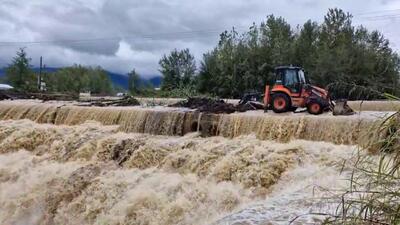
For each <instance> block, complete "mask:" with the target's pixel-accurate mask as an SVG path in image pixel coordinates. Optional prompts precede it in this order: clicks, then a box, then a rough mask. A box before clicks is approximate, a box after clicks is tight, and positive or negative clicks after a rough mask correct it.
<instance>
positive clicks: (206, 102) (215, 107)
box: [169, 97, 263, 114]
mask: <svg viewBox="0 0 400 225" xmlns="http://www.w3.org/2000/svg"><path fill="white" fill-rule="evenodd" d="M169 107H185V108H190V109H197V110H198V111H199V112H206V113H215V114H221V113H226V114H230V113H234V112H245V111H248V110H257V109H263V105H262V104H261V103H258V102H247V103H245V104H239V105H234V104H231V103H227V102H225V101H224V100H222V99H212V98H192V97H190V98H188V99H187V100H183V101H180V102H177V103H175V104H172V105H169Z"/></svg>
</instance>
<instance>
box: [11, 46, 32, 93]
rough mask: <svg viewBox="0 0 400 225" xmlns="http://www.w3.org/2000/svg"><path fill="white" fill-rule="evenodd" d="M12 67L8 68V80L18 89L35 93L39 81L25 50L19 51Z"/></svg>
mask: <svg viewBox="0 0 400 225" xmlns="http://www.w3.org/2000/svg"><path fill="white" fill-rule="evenodd" d="M16 54H17V55H16V56H15V57H14V58H13V60H12V63H11V65H9V66H8V67H7V68H6V80H7V81H8V82H9V83H10V85H12V86H14V87H15V88H16V89H20V90H25V91H33V90H37V81H36V79H35V75H34V73H33V70H32V69H31V67H32V66H31V65H30V61H31V59H30V58H28V56H27V53H26V51H25V49H24V48H21V49H19V51H17V53H16Z"/></svg>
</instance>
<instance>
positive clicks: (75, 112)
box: [0, 101, 390, 225]
mask: <svg viewBox="0 0 400 225" xmlns="http://www.w3.org/2000/svg"><path fill="white" fill-rule="evenodd" d="M388 114H390V113H389V112H362V113H361V114H357V115H353V116H349V117H333V116H332V115H330V114H324V115H322V116H311V115H308V114H294V115H292V114H285V115H276V114H273V113H268V114H264V113H263V112H248V113H237V114H231V115H220V116H217V117H214V116H209V115H202V114H197V113H195V112H192V111H190V110H182V109H169V108H168V109H166V108H163V107H155V108H151V109H148V108H140V107H133V108H131V107H128V108H96V107H77V106H72V105H68V104H64V103H52V104H42V103H37V102H21V101H16V102H7V101H4V102H0V224H216V225H217V224H218V225H219V224H236V225H239V224H246V225H247V224H288V223H289V222H290V221H292V220H294V219H296V218H297V219H296V220H295V221H294V223H293V224H318V223H321V221H322V219H323V217H321V216H316V215H313V213H332V212H333V210H334V208H335V206H336V202H335V200H334V198H330V197H332V196H334V195H335V194H337V192H338V191H340V190H341V189H342V188H344V187H345V186H346V185H348V183H347V182H348V181H347V179H348V177H349V173H350V171H349V170H348V167H347V163H349V162H351V161H352V159H353V157H352V156H353V155H355V154H356V153H357V149H358V147H357V146H355V144H356V143H357V142H358V141H359V140H360V138H364V135H363V132H362V131H365V130H368V129H373V124H374V123H375V122H376V121H379V120H380V119H381V118H384V117H385V116H387V115H388ZM205 131H207V132H205ZM204 134H208V135H204ZM345 160H346V161H345ZM345 162H346V163H345Z"/></svg>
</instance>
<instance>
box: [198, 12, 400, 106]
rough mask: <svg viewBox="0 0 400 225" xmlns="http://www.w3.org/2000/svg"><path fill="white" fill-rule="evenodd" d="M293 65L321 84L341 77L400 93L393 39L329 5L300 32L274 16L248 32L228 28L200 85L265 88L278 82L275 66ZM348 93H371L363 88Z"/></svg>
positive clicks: (204, 65)
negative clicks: (320, 18) (356, 23)
mask: <svg viewBox="0 0 400 225" xmlns="http://www.w3.org/2000/svg"><path fill="white" fill-rule="evenodd" d="M290 64H292V65H298V66H301V67H303V68H305V70H306V72H308V73H307V75H308V77H309V78H311V80H312V82H313V84H315V85H318V86H321V87H326V86H327V85H329V86H330V87H332V86H331V84H333V83H336V82H341V83H347V84H350V85H352V86H357V85H361V86H364V87H367V88H370V89H374V90H378V91H381V92H388V93H391V94H400V91H399V90H398V88H397V87H398V85H399V76H400V71H399V70H400V58H399V56H398V55H397V54H396V53H395V52H394V51H393V50H392V49H391V48H390V45H389V41H388V40H387V39H386V38H385V37H384V36H383V35H382V34H380V33H379V32H376V31H372V32H370V31H368V30H367V29H365V28H364V27H362V26H360V27H354V26H353V25H352V16H351V14H349V13H346V12H344V11H343V10H341V9H337V8H335V9H329V10H328V13H327V14H326V16H325V17H324V22H323V23H322V24H320V25H319V24H318V23H316V22H312V21H311V20H309V21H307V22H306V23H304V25H303V26H299V27H298V29H297V30H296V31H293V30H292V28H291V27H290V25H289V24H288V23H287V22H286V21H285V20H284V19H283V18H282V17H275V16H273V15H270V16H268V17H267V19H266V21H264V22H262V23H261V24H260V26H257V25H255V24H253V25H252V26H251V27H250V29H249V31H248V32H246V33H243V34H238V33H237V31H236V30H235V29H232V30H231V31H229V32H228V31H224V32H223V33H222V34H221V35H220V40H219V42H218V45H217V46H216V47H215V48H214V49H213V50H212V51H210V52H208V53H207V54H204V55H203V61H202V62H201V67H200V72H199V76H198V79H197V88H198V90H199V91H200V92H202V93H209V94H213V95H217V96H220V97H240V96H241V95H242V94H243V93H244V92H245V91H246V90H250V89H253V90H257V91H260V92H263V91H264V87H265V85H266V84H271V83H272V81H273V78H274V76H273V74H274V68H275V67H276V66H280V65H290ZM351 89H352V88H351V87H347V88H346V91H347V92H349V90H351ZM331 91H332V93H333V94H335V92H337V90H334V89H331ZM347 95H348V96H343V97H350V98H353V99H355V98H358V99H362V98H369V97H368V95H364V94H363V93H361V92H358V91H353V93H352V94H351V96H350V95H349V94H347Z"/></svg>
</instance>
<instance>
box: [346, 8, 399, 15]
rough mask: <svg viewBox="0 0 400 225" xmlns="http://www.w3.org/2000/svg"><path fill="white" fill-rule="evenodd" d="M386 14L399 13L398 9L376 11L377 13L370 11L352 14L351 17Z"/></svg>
mask: <svg viewBox="0 0 400 225" xmlns="http://www.w3.org/2000/svg"><path fill="white" fill-rule="evenodd" d="M387 12H400V9H386V10H377V11H370V12H361V13H356V14H353V16H363V15H370V14H381V13H387Z"/></svg>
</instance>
